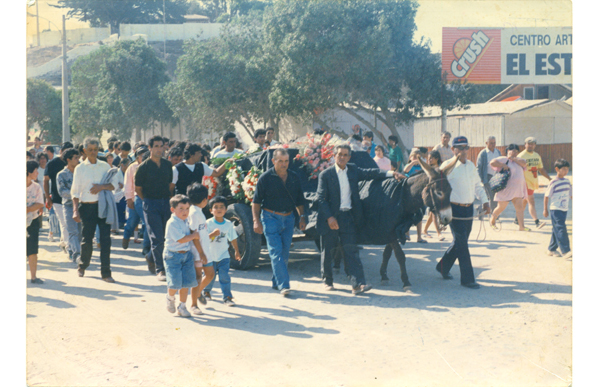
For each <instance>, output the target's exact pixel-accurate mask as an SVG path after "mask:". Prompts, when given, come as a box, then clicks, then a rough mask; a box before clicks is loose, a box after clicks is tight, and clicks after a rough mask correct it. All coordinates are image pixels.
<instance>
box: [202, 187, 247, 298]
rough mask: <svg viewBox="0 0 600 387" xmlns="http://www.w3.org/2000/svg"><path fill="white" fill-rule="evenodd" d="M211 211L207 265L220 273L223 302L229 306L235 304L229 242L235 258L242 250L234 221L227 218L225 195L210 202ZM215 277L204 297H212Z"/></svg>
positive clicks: (208, 222)
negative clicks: (230, 270)
mask: <svg viewBox="0 0 600 387" xmlns="http://www.w3.org/2000/svg"><path fill="white" fill-rule="evenodd" d="M208 206H209V207H210V212H211V213H212V214H213V217H212V218H210V219H209V220H207V221H206V225H207V227H208V235H209V237H210V246H209V249H208V252H209V253H208V255H207V260H208V264H206V266H210V265H212V266H213V268H214V270H215V273H218V274H219V283H220V284H221V292H222V293H223V302H224V303H225V305H227V306H234V305H235V303H234V302H233V296H232V294H231V278H230V277H229V262H230V258H229V243H227V241H229V242H231V245H232V246H233V249H234V250H235V259H236V260H238V261H240V260H241V259H242V257H241V256H240V251H239V250H238V245H237V233H236V232H235V229H234V228H233V223H231V222H230V221H229V220H227V219H225V213H226V212H227V200H226V199H225V198H224V197H223V196H216V197H214V198H213V199H211V200H210V202H209V203H208ZM214 283H215V279H214V278H213V280H212V281H211V282H210V284H208V286H207V287H206V288H205V289H204V297H206V298H209V299H211V297H210V291H211V290H212V287H213V284H214Z"/></svg>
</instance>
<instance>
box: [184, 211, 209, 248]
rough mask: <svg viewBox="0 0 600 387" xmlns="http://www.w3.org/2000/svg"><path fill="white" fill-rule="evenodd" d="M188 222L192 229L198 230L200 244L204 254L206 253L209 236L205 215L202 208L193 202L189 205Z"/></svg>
mask: <svg viewBox="0 0 600 387" xmlns="http://www.w3.org/2000/svg"><path fill="white" fill-rule="evenodd" d="M188 223H189V226H190V229H191V230H192V231H198V234H200V246H202V250H203V251H204V254H207V253H208V249H209V247H210V237H209V236H208V227H207V225H206V216H204V212H202V208H200V207H198V206H195V205H193V204H192V205H191V206H190V215H189V217H188Z"/></svg>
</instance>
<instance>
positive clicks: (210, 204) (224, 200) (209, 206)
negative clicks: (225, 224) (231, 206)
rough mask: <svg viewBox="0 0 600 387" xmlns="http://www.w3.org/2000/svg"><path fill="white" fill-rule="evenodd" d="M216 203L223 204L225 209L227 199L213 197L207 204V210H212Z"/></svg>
mask: <svg viewBox="0 0 600 387" xmlns="http://www.w3.org/2000/svg"><path fill="white" fill-rule="evenodd" d="M217 203H223V204H224V205H225V208H227V199H225V197H224V196H215V197H214V198H212V199H210V202H208V208H213V206H214V205H215V204H217Z"/></svg>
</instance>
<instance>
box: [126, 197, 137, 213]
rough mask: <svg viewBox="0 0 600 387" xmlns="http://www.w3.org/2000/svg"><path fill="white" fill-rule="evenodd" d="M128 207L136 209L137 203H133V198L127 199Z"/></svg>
mask: <svg viewBox="0 0 600 387" xmlns="http://www.w3.org/2000/svg"><path fill="white" fill-rule="evenodd" d="M127 208H129V209H130V210H135V205H134V204H133V199H127Z"/></svg>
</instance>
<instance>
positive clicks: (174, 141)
mask: <svg viewBox="0 0 600 387" xmlns="http://www.w3.org/2000/svg"><path fill="white" fill-rule="evenodd" d="M178 142H179V141H177V140H171V141H169V148H170V147H172V146H173V145H175V144H176V143H178Z"/></svg>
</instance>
